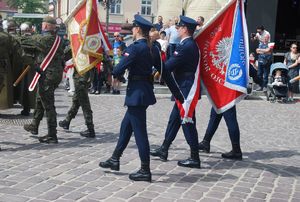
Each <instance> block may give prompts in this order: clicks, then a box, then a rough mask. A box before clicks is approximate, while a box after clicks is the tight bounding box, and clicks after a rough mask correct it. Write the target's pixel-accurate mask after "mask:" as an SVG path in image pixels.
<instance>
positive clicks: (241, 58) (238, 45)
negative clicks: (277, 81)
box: [224, 1, 249, 93]
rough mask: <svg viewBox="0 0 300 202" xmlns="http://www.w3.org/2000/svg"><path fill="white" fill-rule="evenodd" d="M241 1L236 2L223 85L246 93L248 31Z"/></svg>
mask: <svg viewBox="0 0 300 202" xmlns="http://www.w3.org/2000/svg"><path fill="white" fill-rule="evenodd" d="M241 2H242V1H240V3H237V8H236V12H235V23H234V27H233V29H232V30H233V33H232V36H233V38H232V49H231V55H230V58H229V63H228V66H227V69H226V77H225V84H224V85H225V86H226V87H228V88H230V89H233V90H236V91H240V92H242V93H247V85H248V78H249V76H248V75H249V73H248V72H249V48H248V31H247V25H246V20H245V15H244V8H243V5H242V3H241Z"/></svg>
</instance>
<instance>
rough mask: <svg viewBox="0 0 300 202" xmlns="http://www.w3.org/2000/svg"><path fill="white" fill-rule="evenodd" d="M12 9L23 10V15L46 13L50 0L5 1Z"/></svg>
mask: <svg viewBox="0 0 300 202" xmlns="http://www.w3.org/2000/svg"><path fill="white" fill-rule="evenodd" d="M5 1H6V2H7V4H8V5H9V6H10V7H12V8H18V9H22V12H23V13H46V12H47V8H46V5H47V4H46V2H48V0H5Z"/></svg>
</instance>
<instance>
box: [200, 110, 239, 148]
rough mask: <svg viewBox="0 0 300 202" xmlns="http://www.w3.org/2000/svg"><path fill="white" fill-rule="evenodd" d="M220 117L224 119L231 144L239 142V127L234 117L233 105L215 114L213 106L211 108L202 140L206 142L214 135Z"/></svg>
mask: <svg viewBox="0 0 300 202" xmlns="http://www.w3.org/2000/svg"><path fill="white" fill-rule="evenodd" d="M222 117H224V119H225V122H226V125H227V128H228V133H229V137H230V140H231V144H240V129H239V124H238V122H237V119H236V107H235V106H234V107H232V108H230V109H228V110H227V111H225V112H224V113H221V114H217V113H216V111H215V110H214V109H213V108H211V112H210V119H209V123H208V127H207V129H206V132H205V136H204V140H206V141H208V142H210V141H211V139H212V137H213V136H214V134H215V132H216V130H217V128H218V126H219V123H220V121H221V119H222Z"/></svg>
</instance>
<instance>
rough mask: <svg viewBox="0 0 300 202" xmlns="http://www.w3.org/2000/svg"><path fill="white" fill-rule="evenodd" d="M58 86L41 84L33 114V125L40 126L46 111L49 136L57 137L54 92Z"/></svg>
mask: <svg viewBox="0 0 300 202" xmlns="http://www.w3.org/2000/svg"><path fill="white" fill-rule="evenodd" d="M57 86H58V85H44V86H43V85H41V84H39V87H38V90H37V95H36V104H35V109H34V112H33V124H35V125H37V126H38V125H39V123H40V121H41V120H42V119H43V117H44V112H45V111H46V117H47V125H48V135H56V127H57V119H56V115H57V114H56V110H55V106H54V102H55V98H54V91H55V89H56V88H57Z"/></svg>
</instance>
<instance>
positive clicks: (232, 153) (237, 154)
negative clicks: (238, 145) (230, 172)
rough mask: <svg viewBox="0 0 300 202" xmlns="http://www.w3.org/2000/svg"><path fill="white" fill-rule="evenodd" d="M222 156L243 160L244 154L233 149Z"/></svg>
mask: <svg viewBox="0 0 300 202" xmlns="http://www.w3.org/2000/svg"><path fill="white" fill-rule="evenodd" d="M222 158H225V159H233V160H242V159H243V154H242V152H235V151H233V150H231V151H230V152H227V153H223V154H222Z"/></svg>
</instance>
